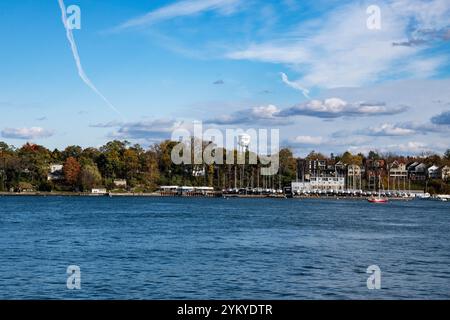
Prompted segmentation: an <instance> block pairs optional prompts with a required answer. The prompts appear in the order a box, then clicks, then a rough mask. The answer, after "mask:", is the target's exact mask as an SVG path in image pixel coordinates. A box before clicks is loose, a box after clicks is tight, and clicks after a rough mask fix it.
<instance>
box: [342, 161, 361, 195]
mask: <svg viewBox="0 0 450 320" xmlns="http://www.w3.org/2000/svg"><path fill="white" fill-rule="evenodd" d="M361 173H362V170H361V167H360V166H358V165H356V164H349V165H348V166H347V175H346V188H347V189H352V190H361V189H362V175H361Z"/></svg>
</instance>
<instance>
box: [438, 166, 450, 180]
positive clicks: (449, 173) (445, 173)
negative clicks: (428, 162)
mask: <svg viewBox="0 0 450 320" xmlns="http://www.w3.org/2000/svg"><path fill="white" fill-rule="evenodd" d="M438 172H439V177H440V178H441V179H442V180H444V181H448V180H450V166H442V167H440V168H439V170H438Z"/></svg>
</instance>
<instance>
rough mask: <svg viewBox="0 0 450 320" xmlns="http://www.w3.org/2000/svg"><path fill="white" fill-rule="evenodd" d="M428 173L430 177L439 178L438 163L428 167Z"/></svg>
mask: <svg viewBox="0 0 450 320" xmlns="http://www.w3.org/2000/svg"><path fill="white" fill-rule="evenodd" d="M427 175H428V178H430V179H439V176H440V174H439V167H438V166H437V165H434V164H433V165H432V166H429V167H428V168H427Z"/></svg>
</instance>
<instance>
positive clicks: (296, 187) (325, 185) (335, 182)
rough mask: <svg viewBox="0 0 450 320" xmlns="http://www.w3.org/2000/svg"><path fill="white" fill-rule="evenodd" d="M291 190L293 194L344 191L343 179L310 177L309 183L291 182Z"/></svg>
mask: <svg viewBox="0 0 450 320" xmlns="http://www.w3.org/2000/svg"><path fill="white" fill-rule="evenodd" d="M291 189H292V192H294V193H301V192H316V191H343V190H344V189H345V178H344V177H311V178H310V180H309V181H302V182H298V181H293V182H292V183H291Z"/></svg>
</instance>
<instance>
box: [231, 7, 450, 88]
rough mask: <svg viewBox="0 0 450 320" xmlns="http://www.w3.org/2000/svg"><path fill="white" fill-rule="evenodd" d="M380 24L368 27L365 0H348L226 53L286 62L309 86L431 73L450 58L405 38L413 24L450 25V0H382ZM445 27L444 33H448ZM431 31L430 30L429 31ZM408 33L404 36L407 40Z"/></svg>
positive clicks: (356, 83) (240, 57)
mask: <svg viewBox="0 0 450 320" xmlns="http://www.w3.org/2000/svg"><path fill="white" fill-rule="evenodd" d="M380 6H381V10H382V29H381V30H379V31H374V30H369V29H368V28H367V27H366V20H367V17H368V16H367V14H366V6H364V5H363V4H362V3H358V4H355V3H351V4H344V5H342V6H340V7H338V8H335V9H333V10H330V11H329V12H328V13H326V14H325V15H324V16H322V17H320V20H319V19H316V20H310V21H302V22H300V23H299V24H298V25H297V26H294V27H289V26H288V28H289V29H287V30H286V31H285V32H284V33H283V34H282V35H279V34H277V36H276V37H273V38H268V39H265V40H263V41H260V42H255V41H251V42H249V43H248V44H247V45H241V46H240V47H239V48H237V49H234V50H233V49H231V50H230V51H229V52H228V53H226V54H225V56H226V57H227V58H230V59H237V60H253V61H262V62H268V63H277V64H285V65H287V66H289V67H290V68H291V69H292V70H293V71H296V72H297V73H299V75H300V78H299V79H298V83H301V84H302V86H305V87H307V88H313V87H319V88H334V87H343V86H347V87H356V86H363V85H368V84H374V83H377V82H379V81H382V80H384V79H386V78H396V79H399V78H401V79H405V78H427V77H430V76H433V75H435V74H436V73H437V72H439V70H440V67H442V66H443V65H445V64H446V63H448V59H447V57H446V56H445V55H443V54H439V53H438V52H435V53H434V54H432V55H429V54H427V52H425V49H426V47H422V46H421V47H419V46H410V47H406V46H404V45H397V46H393V45H392V43H397V44H400V43H401V42H406V41H407V39H408V35H410V29H411V24H412V23H411V21H414V26H413V27H414V28H415V29H422V30H425V29H427V28H432V29H435V30H440V29H442V28H445V27H446V26H448V16H449V14H450V2H448V1H445V0H432V1H422V0H410V1H403V0H392V1H389V2H385V3H383V4H382V5H380ZM446 36H447V33H445V34H444V35H443V36H442V37H446ZM430 37H431V36H430ZM405 39H406V40H405Z"/></svg>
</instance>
